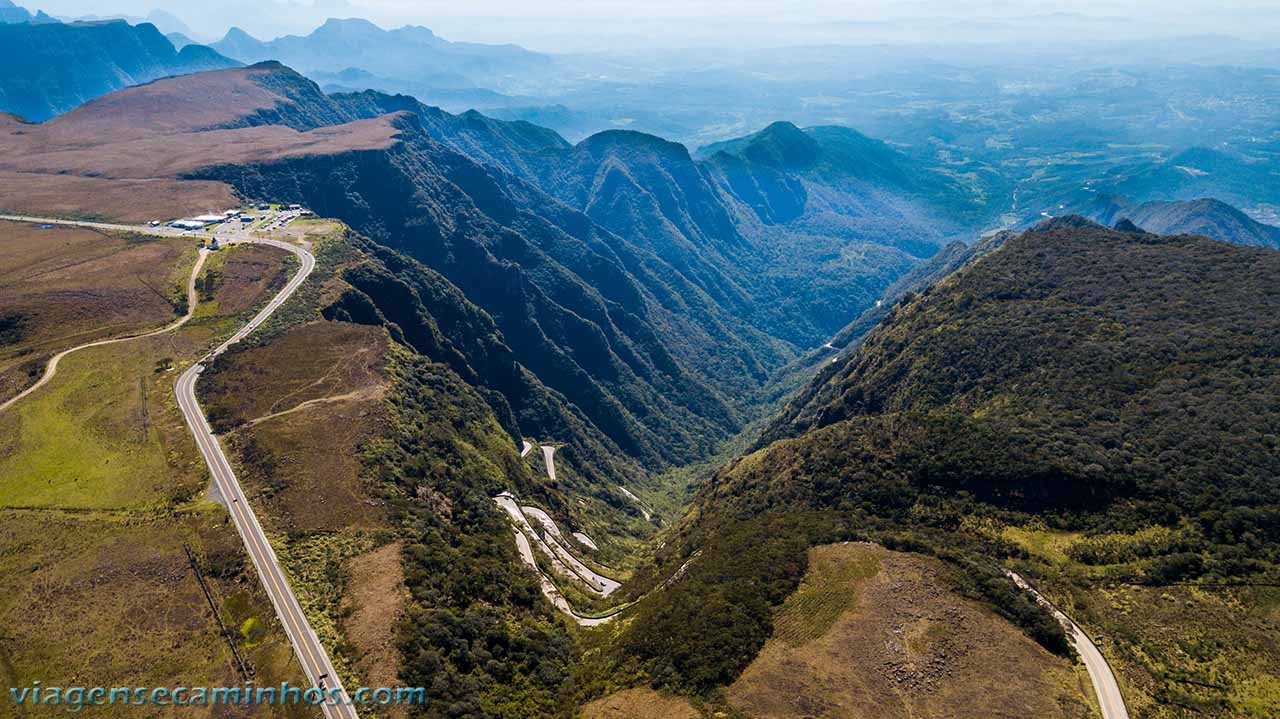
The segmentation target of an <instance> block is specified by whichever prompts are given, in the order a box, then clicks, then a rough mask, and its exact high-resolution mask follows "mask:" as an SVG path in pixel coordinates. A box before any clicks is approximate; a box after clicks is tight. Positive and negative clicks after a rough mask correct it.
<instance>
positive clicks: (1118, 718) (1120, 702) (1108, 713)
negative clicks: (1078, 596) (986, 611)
mask: <svg viewBox="0 0 1280 719" xmlns="http://www.w3.org/2000/svg"><path fill="white" fill-rule="evenodd" d="M1004 573H1005V574H1007V575H1009V578H1010V579H1012V580H1013V583H1014V584H1017V585H1018V586H1019V587H1021V588H1022V589H1024V590H1025V591H1028V592H1030V593H1031V595H1032V596H1034V597H1035V598H1036V601H1037V602H1039V603H1040V604H1041V605H1043V606H1044V607H1045V608H1047V609H1048V610H1049V611H1050V612H1052V613H1053V616H1054V617H1055V618H1057V620H1058V621H1059V622H1062V625H1063V627H1065V628H1066V629H1067V633H1068V634H1069V635H1070V636H1071V643H1072V644H1073V645H1074V646H1075V648H1076V652H1078V653H1079V654H1080V659H1081V660H1082V661H1084V666H1085V668H1086V669H1088V670H1089V679H1090V680H1091V681H1092V682H1093V691H1094V693H1095V694H1097V695H1098V705H1099V706H1101V707H1102V719H1129V710H1128V709H1127V708H1125V705H1124V697H1123V696H1122V695H1121V694H1120V685H1119V684H1118V683H1116V675H1115V674H1114V673H1112V671H1111V665H1110V664H1108V663H1107V660H1106V657H1104V656H1102V652H1100V651H1098V647H1097V646H1096V645H1095V644H1094V643H1093V640H1091V639H1089V635H1088V634H1085V633H1084V630H1083V629H1081V628H1080V627H1079V626H1078V625H1076V623H1075V622H1073V621H1071V619H1070V618H1069V617H1068V616H1067V615H1065V614H1063V613H1062V612H1061V611H1059V610H1058V608H1057V607H1055V606H1053V604H1052V603H1051V602H1050V601H1049V600H1048V599H1045V597H1044V595H1043V594H1041V593H1040V592H1037V591H1036V590H1035V588H1034V587H1032V586H1031V584H1030V583H1028V582H1027V580H1025V579H1023V578H1022V577H1021V576H1020V575H1019V574H1018V573H1017V572H1014V571H1012V570H1008V569H1006V570H1004Z"/></svg>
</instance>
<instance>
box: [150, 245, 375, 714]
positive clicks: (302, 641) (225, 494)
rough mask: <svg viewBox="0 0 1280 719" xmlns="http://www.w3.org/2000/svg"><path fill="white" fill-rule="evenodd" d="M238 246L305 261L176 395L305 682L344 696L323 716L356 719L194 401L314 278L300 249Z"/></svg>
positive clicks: (194, 368) (184, 379) (310, 260)
mask: <svg viewBox="0 0 1280 719" xmlns="http://www.w3.org/2000/svg"><path fill="white" fill-rule="evenodd" d="M237 241H244V242H254V243H257V244H264V245H270V246H272V247H278V248H280V249H282V250H285V251H288V252H292V253H293V254H294V255H296V256H297V257H298V259H300V260H302V267H301V268H300V269H299V270H298V272H297V274H295V275H294V276H293V279H291V280H289V283H288V284H286V285H285V286H284V288H283V289H282V290H280V292H279V293H278V294H276V296H275V297H273V298H272V299H271V301H270V302H268V303H267V306H266V307H263V308H262V311H260V312H259V313H258V314H257V315H255V316H254V318H253V319H252V320H250V321H249V323H248V324H246V325H245V326H244V327H241V328H240V330H239V331H238V332H236V333H235V334H234V335H232V336H231V337H230V338H229V339H228V340H227V341H226V342H223V343H222V344H221V345H218V347H217V348H216V349H214V350H213V351H212V352H210V353H209V355H208V356H206V357H205V358H204V359H201V360H200V361H199V362H197V363H195V364H193V365H191V367H190V368H188V369H187V371H185V372H183V373H182V376H180V377H179V378H178V383H177V385H176V386H175V387H174V392H175V393H176V394H177V397H178V408H179V409H181V410H182V416H183V418H185V419H186V421H187V426H188V427H190V428H191V433H192V435H193V436H194V437H195V440H196V445H197V446H198V447H199V448H200V454H201V455H203V456H204V459H205V462H206V463H207V464H208V465H209V471H210V473H211V474H212V475H213V484H214V487H216V488H217V490H218V493H219V494H220V495H221V496H222V498H223V501H224V502H225V503H226V505H227V511H228V512H229V513H230V514H231V519H232V521H233V522H235V525H236V530H237V531H239V532H240V538H241V539H242V540H244V546H245V549H246V550H248V552H249V557H250V559H252V560H253V565H254V567H255V568H256V569H257V570H258V576H259V577H261V578H262V586H263V588H264V589H265V590H266V592H267V596H268V597H270V598H271V604H272V605H273V606H274V607H275V610H276V615H277V616H278V617H279V618H280V623H281V624H282V625H283V626H284V629H285V633H286V634H287V635H288V636H289V641H290V642H291V643H292V644H293V648H294V651H295V652H296V653H297V655H298V661H299V662H300V663H301V664H302V669H303V671H304V672H306V675H307V679H308V680H309V681H310V682H311V683H312V685H314V686H319V687H323V688H325V689H326V690H330V689H337V690H339V691H342V696H343V697H344V699H343V701H342V702H341V703H338V704H326V705H325V706H324V707H322V709H323V711H324V715H325V716H326V717H328V718H329V719H335V718H344V719H355V717H356V712H355V709H354V708H353V707H352V706H351V705H350V704H349V703H348V700H347V699H346V698H345V697H346V692H345V690H343V688H342V683H341V681H340V680H339V678H338V672H337V671H336V670H335V669H334V667H333V663H332V662H331V661H330V660H329V655H328V653H327V652H326V651H325V649H324V645H322V644H321V643H320V638H319V637H317V636H316V633H315V631H314V630H312V629H311V625H310V624H309V623H308V622H307V617H306V615H305V614H303V612H302V606H301V605H300V604H299V603H298V599H297V597H296V596H294V594H293V590H292V589H291V588H290V587H289V582H288V580H287V579H286V578H285V575H284V570H283V569H282V568H281V567H280V562H279V560H278V559H276V554H275V551H274V550H272V548H271V544H270V543H269V542H268V541H267V535H266V533H264V532H263V531H262V525H261V524H259V523H258V518H257V516H256V515H255V514H254V513H253V510H252V509H251V508H250V507H249V502H248V499H247V498H246V497H245V495H244V491H243V490H242V489H241V487H240V482H239V480H237V479H236V475H235V472H234V471H233V470H232V469H231V463H230V462H228V461H227V456H226V454H225V453H224V452H223V451H222V446H221V445H220V444H219V443H218V439H217V438H216V437H215V436H214V435H213V430H212V429H211V428H210V427H209V422H208V420H206V419H205V416H204V411H203V410H202V409H200V404H199V403H198V402H197V401H196V382H197V381H198V380H199V379H200V374H201V373H202V372H204V370H205V366H206V365H205V363H206V362H207V361H209V360H210V359H212V358H215V357H217V356H218V355H220V354H222V353H223V352H224V351H226V349H227V348H228V347H230V346H231V345H233V344H235V343H236V342H239V341H240V340H242V339H244V338H245V337H247V336H248V335H249V333H251V332H253V331H254V330H255V329H257V327H258V326H259V325H261V324H262V323H263V322H265V321H266V320H267V318H269V317H270V316H271V315H272V313H274V312H275V311H276V310H277V309H279V308H280V306H281V305H283V304H284V303H285V301H286V300H288V299H289V297H290V296H291V295H292V294H293V293H294V291H296V290H297V289H298V287H299V286H301V285H302V283H303V282H304V281H305V280H306V279H307V276H308V275H310V274H311V270H312V269H314V268H315V264H316V261H315V257H313V256H312V255H311V253H310V252H307V251H306V250H304V249H302V248H300V247H296V246H294V245H290V244H287V243H284V242H279V241H276V240H261V239H252V240H237Z"/></svg>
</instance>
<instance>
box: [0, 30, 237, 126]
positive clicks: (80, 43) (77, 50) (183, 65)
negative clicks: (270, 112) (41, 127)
mask: <svg viewBox="0 0 1280 719" xmlns="http://www.w3.org/2000/svg"><path fill="white" fill-rule="evenodd" d="M236 64H237V63H236V62H235V61H233V60H230V59H228V58H225V57H223V56H221V55H219V54H218V53H217V52H214V51H213V50H211V49H209V48H208V47H205V46H203V45H187V46H185V47H183V48H182V49H181V50H176V49H175V48H174V46H173V43H171V42H170V41H169V40H168V38H166V37H165V36H164V35H162V34H161V33H160V31H159V30H158V29H156V27H155V26H154V25H151V24H149V23H143V24H141V25H130V24H129V23H127V22H124V21H123V20H112V21H106V22H94V23H71V24H63V23H58V22H50V23H38V24H33V23H22V24H5V25H0V66H3V67H4V68H5V72H3V73H0V111H4V112H11V113H13V114H15V115H19V116H21V117H24V118H26V119H28V120H32V121H40V120H44V119H47V118H49V117H52V116H54V115H58V114H61V113H63V112H66V111H68V110H71V109H73V108H75V107H77V106H78V105H80V104H82V103H84V102H87V101H89V100H92V99H93V98H95V97H98V96H99V95H104V94H106V93H108V92H112V91H113V90H119V89H121V88H124V87H128V86H130V85H137V84H140V83H144V82H150V81H151V80H155V79H158V78H161V77H166V76H170V75H181V74H185V73H190V72H198V71H201V70H213V69H219V68H227V67H234V66H235V65H236Z"/></svg>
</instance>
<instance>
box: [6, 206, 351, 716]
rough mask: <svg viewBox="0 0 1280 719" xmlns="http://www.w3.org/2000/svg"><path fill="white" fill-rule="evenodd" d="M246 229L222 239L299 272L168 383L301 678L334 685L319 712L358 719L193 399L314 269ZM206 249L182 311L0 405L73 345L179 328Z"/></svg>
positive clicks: (310, 261)
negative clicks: (269, 250)
mask: <svg viewBox="0 0 1280 719" xmlns="http://www.w3.org/2000/svg"><path fill="white" fill-rule="evenodd" d="M0 220H12V221H17V222H35V223H41V224H54V225H70V226H73V227H92V228H97V229H104V230H123V231H127V232H133V233H136V234H148V235H155V236H160V237H189V238H206V239H208V238H212V237H213V235H210V234H208V233H200V232H182V231H177V230H175V229H174V228H170V227H163V226H162V227H137V226H133V225H120V224H112V223H107V222H81V221H76V220H61V219H53V218H45V217H31V216H27V215H0ZM248 233H249V229H248V228H246V229H244V230H242V231H240V232H237V233H235V234H234V235H233V236H231V237H225V238H223V239H226V240H227V241H228V243H240V242H247V243H253V244H260V245H269V246H271V247H276V248H278V249H281V250H284V251H286V252H290V253H292V254H294V255H295V256H296V257H298V259H299V260H301V261H302V266H301V267H300V268H299V269H298V272H297V273H296V274H294V276H293V277H292V278H291V279H290V280H289V282H288V283H287V284H286V285H285V286H284V288H283V289H281V290H280V291H279V292H278V293H276V296H275V297H273V298H272V299H271V301H270V302H268V303H267V305H266V306H265V307H263V308H262V310H261V311H259V312H258V314H256V315H254V317H253V319H251V320H250V321H249V322H248V324H246V325H245V326H244V327H241V328H240V330H239V331H237V332H236V333H235V334H234V335H232V336H231V337H230V338H228V339H227V341H225V342H223V343H222V344H220V345H218V347H217V348H215V349H214V350H213V351H212V352H210V353H209V354H207V355H205V356H204V357H203V358H201V359H200V360H199V361H198V362H196V363H195V364H193V365H191V367H189V368H188V369H187V370H186V371H185V372H183V373H182V374H181V375H180V376H179V377H178V381H177V383H176V384H175V385H174V394H175V395H176V396H177V400H178V408H179V409H180V410H181V411H182V416H183V418H184V419H185V420H186V422H187V426H188V427H190V429H191V433H192V435H193V436H194V437H195V440H196V446H197V447H199V449H200V454H201V455H202V456H203V457H204V460H205V463H206V464H208V466H209V472H210V474H212V476H213V484H214V487H215V488H217V490H218V492H219V494H220V495H221V496H222V498H223V500H224V502H225V503H226V505H227V511H228V513H229V514H230V515H231V519H232V521H233V522H234V523H235V525H236V530H237V531H238V532H239V533H240V538H241V539H242V540H243V541H244V546H245V549H246V551H248V553H249V558H250V559H251V560H253V565H254V567H255V568H256V569H257V571H258V576H259V577H261V579H262V586H263V589H265V590H266V592H267V596H268V597H269V598H270V599H271V604H272V606H273V607H274V608H275V611H276V615H277V616H278V617H279V618H280V623H281V624H282V625H283V626H284V629H285V633H286V634H287V635H288V637H289V642H290V643H291V644H292V645H293V649H294V652H295V653H296V654H297V656H298V662H299V663H300V664H301V665H302V668H303V671H304V672H305V673H306V675H307V679H308V680H309V681H310V682H311V683H312V685H313V686H318V687H322V688H324V689H326V690H333V689H336V690H338V691H339V692H341V694H340V697H341V698H340V701H339V702H338V703H337V704H329V703H326V704H323V705H322V706H321V711H322V712H323V714H324V716H325V717H326V719H358V716H357V714H356V711H355V708H354V707H353V706H352V705H351V701H350V697H349V696H348V695H347V693H346V690H345V689H344V688H343V687H342V682H341V680H340V679H339V677H338V672H337V671H336V670H335V669H334V667H333V663H332V662H331V661H330V659H329V655H328V653H327V652H326V651H325V649H324V645H322V644H321V643H320V639H319V637H317V636H316V633H315V631H314V630H312V629H311V625H310V624H309V623H308V622H307V618H306V615H305V614H303V612H302V606H301V605H300V604H299V603H298V599H297V597H296V596H294V594H293V590H292V589H291V588H290V587H289V582H288V580H287V579H286V578H285V575H284V570H283V569H282V568H281V567H280V562H279V560H278V559H277V558H276V555H275V551H274V550H272V548H271V544H270V543H269V542H268V541H267V536H266V533H265V532H263V531H262V525H261V524H259V523H258V518H257V516H256V515H254V513H253V510H252V509H251V508H250V507H249V502H248V500H247V499H246V497H245V495H244V492H243V490H242V489H241V488H240V482H239V481H238V480H237V479H236V476H235V472H234V471H232V469H231V463H230V462H229V461H227V457H226V454H224V453H223V451H222V446H221V445H220V444H219V443H218V440H217V438H216V437H215V436H214V434H213V429H212V428H211V427H210V426H209V422H208V420H207V419H206V418H205V416H204V411H203V410H202V409H200V404H199V403H198V402H197V401H196V381H197V380H199V379H200V374H201V373H202V372H203V371H204V369H205V366H206V362H208V361H209V360H210V359H212V358H215V357H217V356H218V355H220V354H222V353H223V352H225V351H226V349H227V348H228V347H230V346H231V345H233V344H235V343H237V342H239V341H240V340H242V339H244V338H245V337H247V336H248V335H249V333H251V332H253V331H254V330H255V329H257V328H258V327H259V326H260V325H261V324H262V323H263V322H265V321H266V320H267V318H269V317H270V316H271V315H272V314H273V313H274V312H275V311H276V310H277V309H279V308H280V306H281V305H283V304H284V303H285V301H287V300H288V299H289V297H291V296H292V295H293V293H294V292H295V291H297V289H298V287H300V286H301V285H302V283H303V282H305V281H306V279H307V276H308V275H310V274H311V271H312V270H313V269H315V264H316V260H315V257H314V256H312V255H311V253H310V252H307V251H306V250H304V249H302V248H300V247H297V246H295V245H291V244H288V243H285V242H280V241H278V240H271V239H252V238H250V237H249V236H248ZM207 253H208V251H207V250H204V249H202V250H201V251H200V257H199V259H198V260H197V262H196V266H195V268H194V269H193V270H192V274H191V281H190V283H189V284H188V288H187V291H188V303H187V314H186V315H185V316H183V317H181V318H179V319H178V320H175V321H174V322H173V323H171V324H169V325H168V326H166V327H163V328H161V329H159V330H155V331H152V332H148V333H144V334H140V335H133V336H130V337H118V338H115V339H110V340H100V341H98V342H91V343H89V344H86V345H81V346H79V347H75V348H72V349H70V350H65V351H63V352H61V353H59V354H58V355H57V356H55V357H54V358H53V359H52V360H50V364H49V367H48V368H47V369H46V372H45V377H44V378H42V379H41V381H39V382H37V383H36V385H33V386H32V387H29V388H27V390H25V391H24V392H23V393H22V394H20V395H18V396H17V397H14V398H12V399H10V400H9V401H7V402H5V403H4V405H0V410H2V409H4V408H5V407H8V406H10V405H11V404H13V403H14V402H16V401H17V400H18V399H20V398H22V397H23V396H25V395H27V394H30V393H31V392H32V391H34V390H35V389H36V388H37V387H39V386H40V385H42V384H44V383H45V382H47V381H48V379H49V378H50V377H52V376H53V372H54V371H56V369H57V360H59V359H61V358H62V357H64V356H66V355H67V354H70V353H71V352H74V351H76V350H78V349H83V348H86V347H94V346H98V345H104V344H111V343H113V342H124V341H126V340H131V339H138V338H141V337H148V336H151V335H155V334H159V333H161V332H168V331H171V330H174V329H177V328H178V327H179V326H181V325H182V324H184V323H185V322H186V321H187V320H189V319H190V318H191V316H192V314H194V312H195V305H196V302H197V301H198V297H197V296H196V293H195V278H196V277H197V275H198V273H199V271H200V267H201V266H202V265H203V264H204V260H205V257H207Z"/></svg>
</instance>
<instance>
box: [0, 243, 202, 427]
mask: <svg viewBox="0 0 1280 719" xmlns="http://www.w3.org/2000/svg"><path fill="white" fill-rule="evenodd" d="M208 256H209V251H208V250H206V249H201V250H200V254H199V255H198V256H197V257H196V264H195V266H194V267H192V268H191V279H189V280H187V313H186V314H185V315H183V316H181V317H179V318H178V319H176V320H174V321H173V322H170V323H169V324H167V325H165V326H164V327H161V328H160V329H157V330H151V331H150V332H141V333H138V334H133V335H125V336H124V337H112V338H111V339H105V340H97V341H95V342H87V343H85V344H82V345H76V346H75V347H71V348H70V349H65V350H62V351H61V352H59V353H58V354H56V355H54V356H52V357H50V358H49V363H48V364H46V365H45V366H44V374H43V375H41V376H40V379H38V380H36V383H35V384H33V385H31V386H30V387H28V388H26V389H24V390H22V391H21V392H19V393H18V394H16V395H14V396H13V397H10V398H9V399H7V400H5V401H4V402H3V403H0V412H3V411H5V410H6V409H8V408H9V407H11V406H13V405H14V404H16V403H17V402H18V400H20V399H22V398H23V397H26V396H27V395H29V394H31V393H32V392H35V391H36V390H38V389H40V388H41V387H43V386H44V385H46V384H48V382H49V380H51V379H53V376H54V375H56V374H57V373H58V363H59V362H61V361H62V358H63V357H66V356H67V355H69V354H71V353H72V352H79V351H80V350H83V349H89V348H90V347H101V346H103V345H111V344H116V343H117V342H128V341H130V340H140V339H142V338H143V337H154V336H155V335H159V334H164V333H165V332H172V331H173V330H176V329H178V328H179V327H181V326H183V325H185V324H186V323H187V320H190V319H191V317H192V315H194V314H195V312H196V303H197V302H198V301H199V299H200V297H199V295H198V294H197V293H196V278H197V277H199V276H200V268H201V267H203V266H204V261H205V258H206V257H208Z"/></svg>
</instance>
